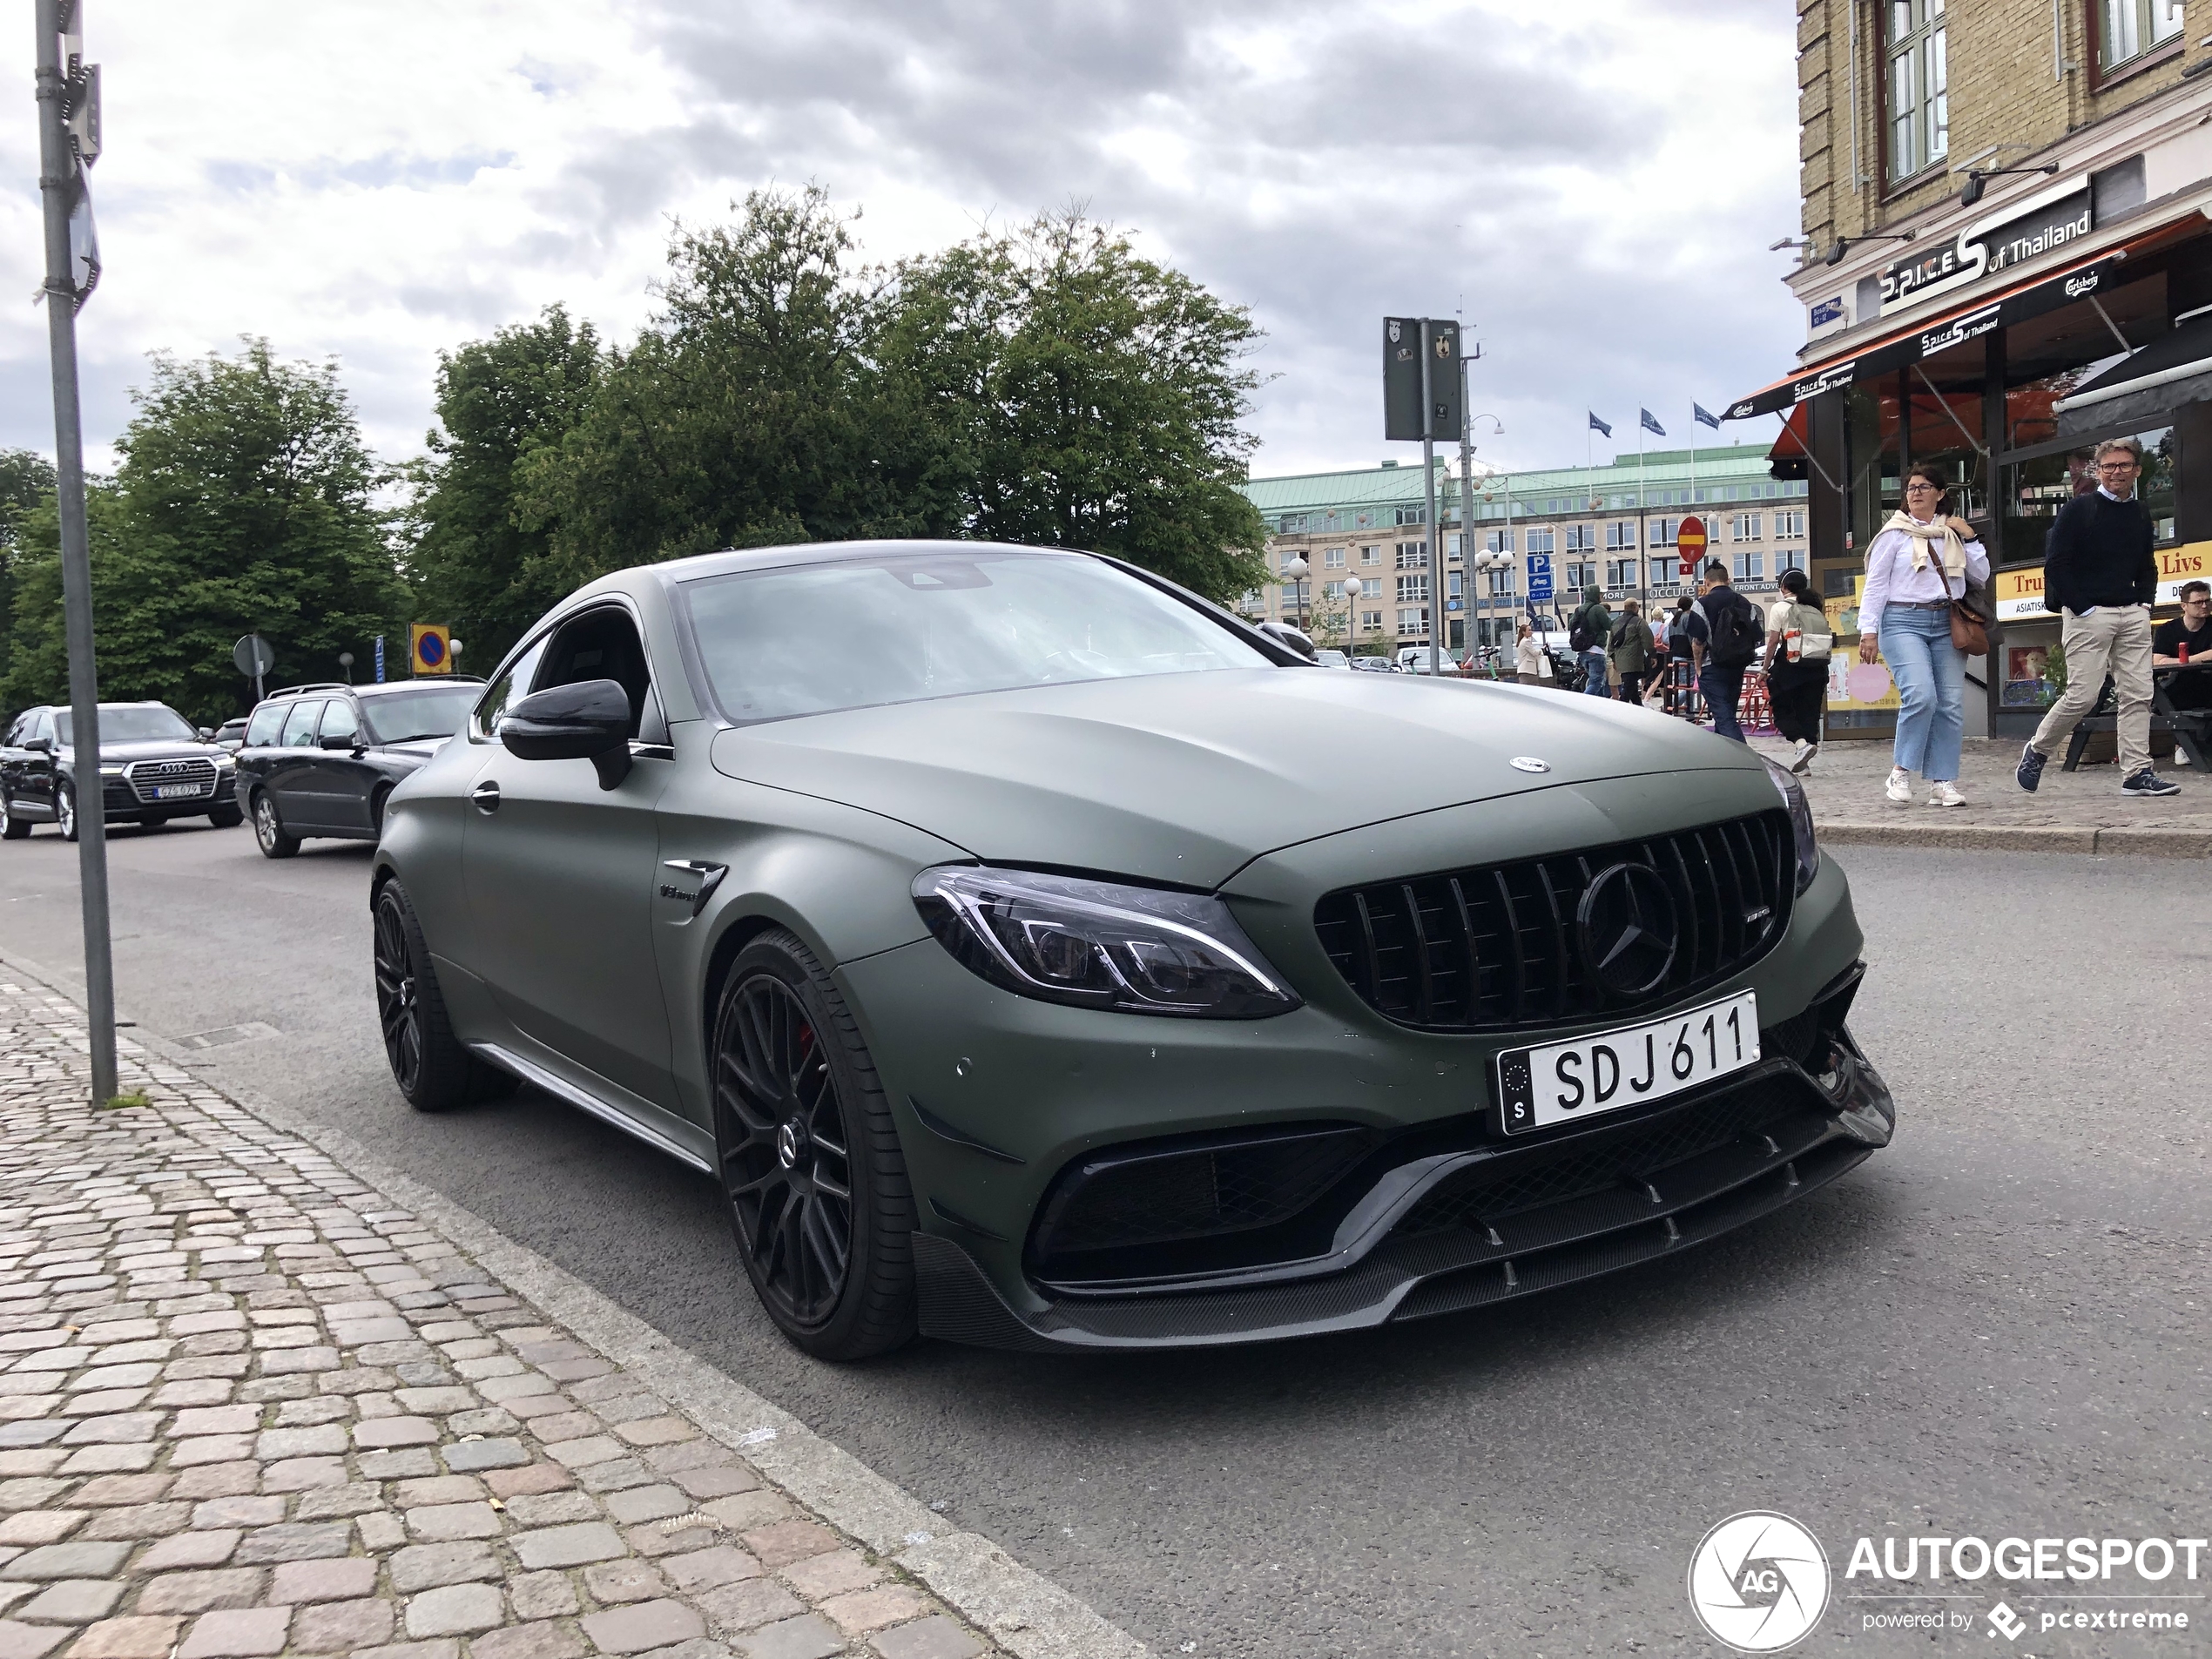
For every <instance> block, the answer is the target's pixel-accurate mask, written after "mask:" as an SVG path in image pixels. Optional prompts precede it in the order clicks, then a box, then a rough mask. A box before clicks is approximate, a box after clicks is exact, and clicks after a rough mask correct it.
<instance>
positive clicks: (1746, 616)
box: [1688, 559, 1765, 743]
mask: <svg viewBox="0 0 2212 1659" xmlns="http://www.w3.org/2000/svg"><path fill="white" fill-rule="evenodd" d="M1760 620H1761V618H1760V617H1759V611H1758V607H1757V605H1754V604H1752V603H1751V602H1750V600H1749V599H1746V598H1745V597H1743V595H1742V594H1740V593H1738V592H1737V590H1735V589H1734V588H1731V587H1730V586H1729V584H1728V566H1727V565H1726V564H1725V563H1723V562H1722V561H1721V560H1719V559H1714V560H1712V561H1710V563H1707V565H1706V566H1705V585H1704V587H1703V590H1700V592H1699V594H1698V596H1697V602H1696V604H1693V605H1691V606H1690V607H1689V624H1688V631H1689V660H1690V662H1691V664H1693V665H1694V666H1695V668H1696V672H1697V689H1698V691H1700V692H1702V693H1703V696H1704V698H1705V706H1706V707H1707V708H1709V709H1710V710H1711V711H1713V730H1714V731H1715V732H1718V733H1719V734H1720V735H1721V736H1722V737H1723V738H1735V739H1736V740H1737V742H1738V743H1741V742H1743V727H1742V726H1741V725H1737V721H1736V705H1737V701H1738V700H1739V699H1740V698H1742V697H1743V671H1744V670H1745V669H1747V668H1749V667H1750V665H1751V661H1752V658H1756V657H1757V655H1758V654H1759V643H1760V641H1761V640H1762V639H1764V637H1765V631H1764V630H1763V629H1762V628H1761V627H1760V626H1759V623H1760Z"/></svg>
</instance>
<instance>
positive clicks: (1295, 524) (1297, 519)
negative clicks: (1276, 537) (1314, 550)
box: [1278, 513, 1305, 536]
mask: <svg viewBox="0 0 2212 1659" xmlns="http://www.w3.org/2000/svg"><path fill="white" fill-rule="evenodd" d="M1278 529H1280V530H1281V532H1282V533H1283V534H1284V535H1285V536H1295V535H1297V534H1298V531H1300V530H1302V529H1305V514H1304V513H1285V514H1284V515H1283V521H1282V523H1281V524H1280V525H1278Z"/></svg>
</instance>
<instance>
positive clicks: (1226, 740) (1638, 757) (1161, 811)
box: [713, 668, 1760, 888]
mask: <svg viewBox="0 0 2212 1659" xmlns="http://www.w3.org/2000/svg"><path fill="white" fill-rule="evenodd" d="M1516 758H1520V759H1527V760H1540V761H1541V762H1543V763H1545V765H1546V767H1547V770H1544V771H1541V772H1537V771H1532V770H1526V769H1522V768H1520V767H1516V766H1515V765H1514V760H1515V759H1516ZM713 760H714V765H715V767H716V769H717V770H718V771H720V772H724V773H726V774H727V775H729V776H730V777H732V778H738V779H745V780H746V781H748V782H752V783H759V784H766V785H770V786H774V787H777V788H782V789H790V790H795V791H799V792H803V793H806V794H809V795H816V796H820V797H823V798H826V799H832V800H837V801H841V802H844V803H846V804H847V805H850V806H860V807H863V808H866V809H867V810H868V811H870V812H874V813H882V814H884V815H885V816H887V817H890V818H894V819H900V820H901V821H903V822H906V823H908V824H911V825H914V826H915V827H917V828H920V829H923V830H927V832H929V833H931V834H933V835H936V836H940V837H941V838H943V839H944V840H948V841H951V842H953V843H954V844H955V845H957V846H962V847H965V848H967V849H968V851H969V852H971V853H974V855H975V856H976V857H978V858H981V859H985V860H1001V861H1005V862H1009V863H1021V864H1028V865H1050V866H1055V867H1062V868H1069V869H1082V870H1095V871H1101V872H1109V873H1121V874H1125V875H1130V876H1136V877H1141V878H1143V879H1146V880H1157V881H1166V882H1174V883H1178V884H1182V885H1186V886H1190V887H1205V888H1211V887H1218V886H1219V885H1221V883H1223V882H1224V881H1225V880H1228V878H1229V877H1230V875H1231V873H1234V872H1235V871H1236V870H1237V869H1238V867H1241V866H1242V865H1244V864H1245V863H1246V862H1248V861H1249V860H1251V859H1254V858H1256V857H1258V856H1259V855H1260V854H1262V853H1267V852H1270V851H1272V850H1274V849H1276V848H1278V847H1283V846H1291V845H1293V844H1295V843H1298V842H1300V841H1305V840H1312V839H1314V838H1316V837H1318V836H1323V835H1332V834H1335V833H1339V832H1341V831H1344V830H1347V829H1353V828H1357V827H1359V826H1361V825H1366V824H1373V823H1379V822H1382V821H1386V820H1388V819H1398V818H1403V817H1406V816H1407V815H1409V814H1412V813H1425V812H1433V811H1436V810H1438V809H1440V808H1442V807H1447V806H1463V805H1467V804H1468V803H1472V802H1478V801H1483V800H1489V799H1499V798H1501V797H1505V796H1510V795H1519V794H1525V793H1527V792H1530V791H1532V790H1541V789H1554V788H1557V787H1559V786H1561V785H1568V784H1575V783H1582V782H1588V781H1590V780H1592V779H1601V778H1618V777H1628V776H1634V775H1637V774H1642V773H1650V772H1684V771H1690V772H1695V771H1699V770H1713V769H1723V770H1742V769H1744V768H1753V769H1756V768H1757V766H1758V765H1759V764H1760V763H1759V761H1758V759H1757V757H1756V756H1754V755H1753V754H1751V752H1750V751H1749V750H1747V749H1745V748H1744V747H1743V745H1741V744H1737V743H1731V742H1729V741H1727V740H1726V739H1723V738H1716V737H1714V736H1712V735H1711V734H1710V733H1709V732H1701V731H1698V730H1696V729H1695V728H1692V727H1690V726H1689V725H1685V724H1684V723H1683V722H1682V721H1680V720H1674V719H1669V718H1664V717H1662V716H1660V715H1656V714H1654V713H1651V712H1649V711H1646V710H1643V709H1638V708H1630V707H1628V706H1627V705H1622V704H1618V703H1613V702H1608V701H1607V700H1605V699H1602V698H1585V697H1575V696H1569V695H1566V694H1563V693H1561V692H1559V691H1550V690H1546V689H1541V688H1537V687H1523V686H1512V685H1488V684H1485V683H1483V682H1481V681H1467V680H1453V679H1441V680H1440V679H1433V678H1413V677H1411V676H1401V675H1383V674H1372V675H1371V674H1331V673H1326V672H1323V671H1310V670H1304V669H1281V668H1273V669H1249V670H1242V669H1240V670H1231V671H1220V672H1214V673H1204V674H1162V675H1153V676H1146V677H1143V678H1130V679H1117V680H1100V681H1093V682H1089V683H1088V684H1083V685H1052V686H1042V687H1033V688H1028V689H1025V690H1022V691H994V692H985V693H981V694H976V695H970V696H964V697H952V698H940V699H937V700H934V701H929V702H921V703H906V704H897V705H890V706H887V707H883V708H871V709H848V710H843V711H839V712H836V713H833V714H816V715H807V716H804V717H801V718H796V719H790V720H779V721H770V722H765V723H763V724H760V725H752V726H743V727H738V728H735V729H732V730H726V731H724V732H720V733H718V735H717V737H716V738H715V741H714V745H713ZM1687 788H1688V789H1689V790H1692V791H1694V790H1695V788H1696V786H1695V785H1694V784H1690V785H1688V786H1687Z"/></svg>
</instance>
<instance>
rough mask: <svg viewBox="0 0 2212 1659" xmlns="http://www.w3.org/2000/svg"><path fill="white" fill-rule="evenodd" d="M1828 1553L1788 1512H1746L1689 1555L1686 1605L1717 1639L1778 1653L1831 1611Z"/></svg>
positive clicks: (1738, 1647)
mask: <svg viewBox="0 0 2212 1659" xmlns="http://www.w3.org/2000/svg"><path fill="white" fill-rule="evenodd" d="M1828 1588H1829V1573H1828V1554H1827V1552H1826V1551H1825V1550H1824V1549H1822V1548H1821V1547H1820V1541H1819V1540H1818V1539H1817V1538H1815V1537H1814V1536H1813V1535H1812V1534H1811V1533H1810V1532H1807V1531H1806V1530H1805V1529H1804V1527H1801V1526H1799V1525H1798V1524H1797V1522H1796V1521H1792V1520H1791V1519H1790V1517H1789V1516H1787V1515H1779V1514H1774V1513H1773V1512H1772V1511H1770V1510H1764V1509H1749V1510H1746V1511H1744V1512H1743V1514H1740V1515H1730V1517H1729V1518H1728V1519H1727V1520H1726V1521H1722V1522H1721V1523H1720V1525H1718V1526H1717V1527H1714V1528H1713V1529H1712V1530H1711V1531H1710V1532H1709V1533H1707V1534H1705V1535H1704V1537H1703V1538H1702V1539H1700V1540H1699V1541H1698V1543H1697V1548H1696V1551H1694V1552H1693V1553H1692V1554H1691V1555H1690V1558H1689V1606H1690V1610H1691V1611H1692V1612H1694V1613H1696V1615H1697V1622H1699V1623H1700V1624H1702V1625H1703V1626H1704V1627H1705V1629H1706V1631H1707V1633H1708V1634H1710V1635H1711V1636H1712V1637H1713V1639H1714V1640H1715V1641H1716V1642H1724V1643H1725V1644H1727V1645H1728V1646H1729V1647H1731V1648H1733V1649H1736V1650H1737V1652H1738V1653H1779V1652H1781V1651H1782V1649H1784V1648H1788V1647H1792V1646H1794V1645H1796V1644H1797V1642H1802V1641H1804V1638H1805V1637H1806V1636H1808V1635H1811V1634H1812V1629H1813V1627H1814V1626H1815V1625H1817V1624H1818V1623H1819V1622H1820V1616H1821V1615H1822V1614H1824V1613H1825V1612H1826V1611H1827V1610H1828Z"/></svg>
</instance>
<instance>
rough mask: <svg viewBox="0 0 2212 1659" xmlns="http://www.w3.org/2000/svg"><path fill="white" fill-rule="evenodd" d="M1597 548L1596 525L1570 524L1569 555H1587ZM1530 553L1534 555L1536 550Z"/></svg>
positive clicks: (1568, 530)
mask: <svg viewBox="0 0 2212 1659" xmlns="http://www.w3.org/2000/svg"><path fill="white" fill-rule="evenodd" d="M1596 546H1597V526H1596V525H1595V524H1569V525H1568V527H1567V551H1568V552H1569V553H1587V552H1589V551H1590V550H1592V549H1594V548H1595V547H1596ZM1529 551H1531V552H1532V553H1533V552H1534V551H1535V550H1534V548H1531V549H1530V550H1529Z"/></svg>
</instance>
